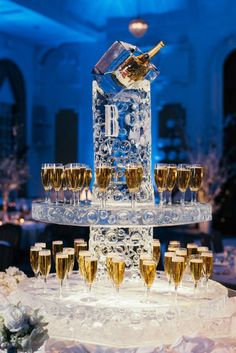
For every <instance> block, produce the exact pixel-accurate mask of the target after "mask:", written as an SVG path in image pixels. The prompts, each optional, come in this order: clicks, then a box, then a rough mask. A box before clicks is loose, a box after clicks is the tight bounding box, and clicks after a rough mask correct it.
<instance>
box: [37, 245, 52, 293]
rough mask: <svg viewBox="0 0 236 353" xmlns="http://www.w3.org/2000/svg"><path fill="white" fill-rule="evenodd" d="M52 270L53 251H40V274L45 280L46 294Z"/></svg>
mask: <svg viewBox="0 0 236 353" xmlns="http://www.w3.org/2000/svg"><path fill="white" fill-rule="evenodd" d="M50 270H51V251H50V250H40V251H39V272H40V273H41V275H42V277H43V279H44V290H43V292H44V294H45V293H46V289H47V287H46V286H47V277H48V275H49V272H50Z"/></svg>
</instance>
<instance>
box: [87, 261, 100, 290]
mask: <svg viewBox="0 0 236 353" xmlns="http://www.w3.org/2000/svg"><path fill="white" fill-rule="evenodd" d="M84 267H85V268H84V275H85V276H84V277H85V282H86V283H87V285H88V289H89V292H91V289H92V284H93V282H94V280H95V278H96V274H97V269H98V259H97V257H95V256H85V258H84Z"/></svg>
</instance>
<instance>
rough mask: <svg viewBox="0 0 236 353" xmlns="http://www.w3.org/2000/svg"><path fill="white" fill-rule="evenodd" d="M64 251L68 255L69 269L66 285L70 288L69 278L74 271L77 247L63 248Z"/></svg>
mask: <svg viewBox="0 0 236 353" xmlns="http://www.w3.org/2000/svg"><path fill="white" fill-rule="evenodd" d="M63 253H65V254H67V255H68V271H67V278H66V287H67V288H68V280H69V277H70V275H71V274H72V272H73V269H74V264H75V249H74V248H63Z"/></svg>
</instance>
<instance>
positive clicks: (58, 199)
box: [56, 191, 59, 205]
mask: <svg viewBox="0 0 236 353" xmlns="http://www.w3.org/2000/svg"><path fill="white" fill-rule="evenodd" d="M58 195H59V193H58V191H56V204H57V205H58V201H59V199H58Z"/></svg>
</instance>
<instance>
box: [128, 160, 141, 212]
mask: <svg viewBox="0 0 236 353" xmlns="http://www.w3.org/2000/svg"><path fill="white" fill-rule="evenodd" d="M125 178H126V184H127V186H128V189H129V193H130V195H131V207H132V208H134V207H135V201H136V194H137V192H139V190H140V186H141V183H142V179H143V167H142V165H141V164H134V163H132V164H128V165H127V167H126V169H125Z"/></svg>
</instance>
